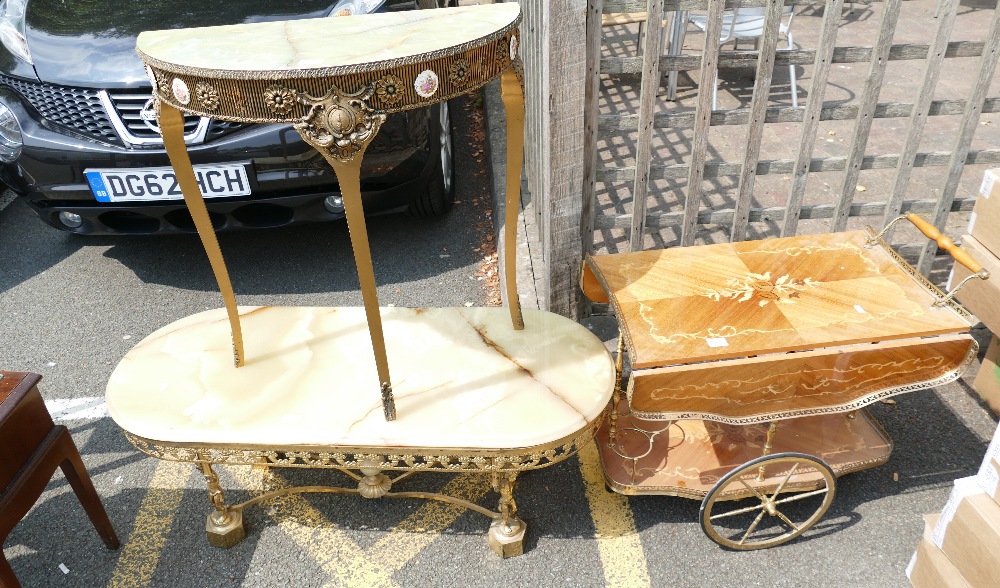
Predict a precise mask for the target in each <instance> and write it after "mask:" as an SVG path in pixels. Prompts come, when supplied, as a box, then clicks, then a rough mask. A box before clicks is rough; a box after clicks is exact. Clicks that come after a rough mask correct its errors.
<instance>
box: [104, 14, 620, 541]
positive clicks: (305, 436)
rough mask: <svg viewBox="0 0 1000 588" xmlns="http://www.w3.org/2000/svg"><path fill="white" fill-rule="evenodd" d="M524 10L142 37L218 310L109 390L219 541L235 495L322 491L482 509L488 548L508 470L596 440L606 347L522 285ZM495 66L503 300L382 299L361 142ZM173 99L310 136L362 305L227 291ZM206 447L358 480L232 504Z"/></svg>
mask: <svg viewBox="0 0 1000 588" xmlns="http://www.w3.org/2000/svg"><path fill="white" fill-rule="evenodd" d="M520 19H521V16H520V11H519V8H518V5H517V4H516V3H506V4H496V5H484V6H471V7H463V8H455V9H440V10H433V11H413V12H403V13H386V14H374V15H365V16H349V17H342V18H331V19H309V20H296V21H289V22H266V23H253V24H244V25H236V26H222V27H210V28H202V29H187V30H168V31H154V32H145V33H143V34H141V35H140V36H139V39H138V43H137V48H138V53H139V55H140V57H141V58H142V60H143V61H144V62H145V63H146V64H147V71H148V74H149V77H150V80H151V81H152V82H153V92H154V95H155V97H156V98H157V101H158V103H159V109H160V110H159V117H160V126H161V128H162V130H163V137H164V144H165V146H166V150H167V153H168V155H169V157H170V161H171V163H172V165H173V168H174V170H175V173H176V174H177V178H178V182H179V184H180V185H181V188H182V190H183V194H184V199H185V201H186V203H187V206H188V208H189V210H190V212H191V215H192V217H193V219H194V221H195V225H196V227H197V230H198V234H199V235H200V237H201V240H202V243H203V245H204V247H205V250H206V253H207V254H208V258H209V260H210V262H211V266H212V269H213V271H214V273H215V277H216V279H217V281H218V284H219V288H220V290H221V293H222V298H223V301H224V305H225V308H224V309H217V310H210V311H207V312H202V313H199V314H195V315H192V316H189V317H186V318H183V319H181V320H178V321H176V322H174V323H172V324H170V325H167V326H165V327H163V328H161V329H160V330H158V331H156V332H154V333H153V334H151V335H149V336H148V337H146V338H145V339H144V340H143V341H141V342H140V343H139V344H137V345H136V346H135V347H134V348H133V349H132V350H131V351H129V352H128V354H127V355H126V356H125V357H124V358H123V359H122V361H121V363H120V364H119V365H118V366H117V368H116V369H115V371H114V373H113V374H112V376H111V378H110V381H109V383H108V387H107V404H108V408H109V411H110V414H111V416H112V418H113V419H114V420H115V421H116V422H117V423H118V424H119V425H120V426H121V427H122V428H123V429H124V430H125V431H126V434H127V436H128V438H129V440H130V441H131V442H132V443H133V444H134V445H135V446H136V447H137V448H139V449H140V450H141V451H143V452H145V453H147V454H149V455H152V456H155V457H158V458H162V459H167V460H175V461H187V462H193V463H195V464H197V466H198V467H199V468H200V470H201V471H202V473H203V474H204V476H205V478H206V479H207V481H208V488H209V494H210V500H211V502H212V504H213V505H214V507H215V510H214V512H212V513H211V514H210V515H209V517H208V521H207V526H206V529H207V531H208V537H209V540H210V541H211V542H212V543H213V544H215V545H219V546H224V547H228V546H230V545H233V544H235V543H236V542H238V541H239V540H241V539H242V538H243V535H244V530H243V522H242V510H243V509H244V508H246V507H247V506H249V505H251V504H254V503H257V502H260V501H262V500H268V499H270V498H273V497H275V496H277V495H279V494H284V493H288V492H337V493H356V494H360V495H361V496H364V497H366V498H378V497H419V498H428V499H434V500H441V501H445V502H451V503H456V504H460V505H462V506H465V507H467V508H470V509H473V510H475V511H477V512H480V513H483V514H485V515H487V516H489V517H491V518H493V519H494V521H493V523H492V525H491V526H490V530H489V533H488V540H489V544H490V546H491V547H492V548H493V549H494V550H495V551H497V552H498V553H499V554H501V555H502V556H504V557H507V556H511V555H517V554H519V553H521V551H522V549H523V538H524V532H525V523H524V521H523V520H522V519H521V518H520V517H519V515H518V512H517V507H516V504H515V501H514V499H513V494H512V493H513V489H514V482H515V478H516V477H517V476H518V474H520V473H521V472H523V471H525V470H531V469H537V468H542V467H546V466H548V465H551V464H553V463H556V462H559V461H562V460H564V459H566V458H567V457H569V456H571V455H573V454H574V453H575V451H576V450H577V449H578V448H579V447H580V446H581V444H583V443H587V442H589V441H590V440H591V439H592V438H593V435H594V433H595V430H596V428H597V426H598V425H599V423H600V422H601V421H602V419H603V416H604V415H605V411H606V408H607V407H608V405H609V402H610V399H611V396H612V393H613V389H614V387H615V376H616V372H615V365H614V362H613V361H612V359H611V355H610V354H609V353H608V351H607V350H606V349H605V347H604V345H603V343H602V342H601V341H600V340H599V339H597V338H596V337H595V336H594V335H593V334H591V333H590V332H589V331H588V330H587V329H586V328H584V327H582V326H580V325H579V324H577V323H575V322H573V321H571V320H569V319H566V318H563V317H560V316H557V315H554V314H551V313H547V312H541V311H525V312H523V313H522V311H521V308H520V306H519V304H518V299H517V290H516V282H515V272H514V266H513V263H514V258H515V255H514V251H513V247H514V244H515V241H516V239H515V233H514V232H515V230H516V228H515V227H516V224H517V223H516V222H515V221H516V215H517V209H518V202H519V189H520V170H521V162H522V147H523V132H524V129H523V124H524V123H523V121H524V97H523V96H524V94H523V85H522V84H523V75H522V69H521V60H520V58H519V57H518V43H519V40H520V33H519V30H518V25H519V23H520ZM498 76H499V77H500V78H501V91H502V97H503V100H504V104H505V106H506V114H507V136H508V147H507V194H506V202H507V210H506V217H505V228H504V231H505V237H506V245H505V252H504V259H505V261H506V264H505V272H506V278H507V301H508V308H464V307H462V308H391V307H383V308H380V307H379V304H378V297H377V293H376V289H375V278H374V272H373V269H372V261H371V252H370V249H369V244H368V238H367V232H366V228H365V217H364V211H363V208H362V202H361V195H360V187H359V169H360V165H361V160H362V157H363V156H364V153H365V149H366V147H367V146H368V145H369V143H370V141H371V140H372V139H373V137H375V135H376V134H377V133H378V131H379V127H380V125H381V124H382V122H383V121H384V120H385V118H386V116H387V115H391V114H392V113H395V112H400V111H404V110H408V109H413V108H419V107H424V106H427V105H430V104H433V103H437V102H441V101H445V100H448V99H450V98H453V97H456V96H459V95H461V94H465V93H467V92H470V91H472V90H475V89H477V88H480V87H482V86H483V85H484V84H486V83H487V82H488V81H490V80H491V79H494V78H496V77H498ZM181 111H184V112H187V113H193V114H198V115H202V116H208V117H213V118H217V119H222V120H229V121H240V122H251V123H291V124H292V125H293V126H294V128H295V129H296V130H297V131H298V132H299V133H300V134H301V135H302V137H303V138H304V139H305V140H306V141H307V142H308V143H309V144H310V145H312V146H313V147H315V148H316V149H317V150H319V152H320V153H322V155H323V156H324V157H325V158H326V159H327V161H328V162H329V163H330V165H331V166H332V167H333V169H334V171H335V173H336V175H337V179H338V182H339V184H340V189H341V191H342V194H343V198H344V206H345V208H346V215H347V222H348V226H349V229H350V234H351V243H352V248H353V251H354V257H355V262H356V265H357V269H358V278H359V281H360V284H361V293H362V299H363V303H364V307H363V308H361V307H357V308H353V307H352V308H346V307H336V308H303V307H249V306H237V304H236V301H235V296H234V292H233V287H232V285H231V283H230V279H229V276H228V273H227V271H226V267H225V264H224V261H223V258H222V253H221V251H220V248H219V244H218V242H217V240H216V238H215V234H214V232H213V230H212V224H211V221H210V219H209V216H208V214H207V211H206V207H205V203H204V200H203V198H202V195H201V193H200V192H199V188H198V185H197V182H196V180H195V175H194V172H193V170H192V165H191V161H190V159H189V157H188V153H187V150H186V148H185V145H184V140H183V138H182V134H183V120H182V115H181ZM378 253H380V254H386V255H389V254H392V255H405V254H406V252H405V251H385V252H378ZM390 367H391V374H390ZM390 375H391V378H390ZM216 464H242V465H252V466H261V467H265V468H271V467H307V468H334V469H337V470H341V471H343V472H345V473H347V474H348V475H350V476H351V477H353V478H354V479H355V480H356V481H357V486H356V487H352V488H338V487H304V488H287V489H285V488H282V489H278V490H275V491H272V492H267V493H265V494H263V495H261V496H258V497H256V498H253V499H252V500H249V501H247V502H244V503H242V504H235V505H233V504H227V503H226V501H225V498H224V494H223V490H222V487H221V484H220V481H219V478H218V476H217V475H216V473H215V471H214V470H213V466H214V465H216ZM423 471H428V472H430V471H439V472H479V473H482V474H484V475H488V476H490V477H491V479H492V483H493V488H494V489H495V490H497V491H498V492H499V496H500V498H499V507H498V509H497V511H496V512H494V511H491V510H489V509H486V508H483V507H481V506H479V505H477V504H473V503H471V502H468V501H465V500H463V499H460V498H458V497H452V496H446V495H443V494H438V493H429V492H405V491H400V492H397V491H395V487H396V484H397V483H399V482H400V481H401V480H403V479H404V478H407V477H408V476H410V475H412V474H413V473H415V472H423ZM387 472H388V473H387ZM389 474H392V475H393V476H394V477H390V475H389Z"/></svg>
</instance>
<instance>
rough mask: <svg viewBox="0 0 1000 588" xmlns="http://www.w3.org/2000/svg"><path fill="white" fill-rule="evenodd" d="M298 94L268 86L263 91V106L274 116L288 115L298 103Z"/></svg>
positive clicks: (286, 89) (279, 87) (293, 91)
mask: <svg viewBox="0 0 1000 588" xmlns="http://www.w3.org/2000/svg"><path fill="white" fill-rule="evenodd" d="M298 99H299V94H298V92H296V91H295V90H290V89H288V88H283V87H281V86H268V87H267V88H265V89H264V104H267V106H268V108H270V109H271V110H273V111H274V112H275V114H288V113H289V112H291V110H292V108H294V107H295V104H296V103H297V102H298Z"/></svg>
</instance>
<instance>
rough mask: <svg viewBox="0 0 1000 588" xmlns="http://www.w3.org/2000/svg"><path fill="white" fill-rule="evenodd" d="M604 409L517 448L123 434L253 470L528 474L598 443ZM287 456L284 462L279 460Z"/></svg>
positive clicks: (156, 447)
mask: <svg viewBox="0 0 1000 588" xmlns="http://www.w3.org/2000/svg"><path fill="white" fill-rule="evenodd" d="M607 411H608V409H607V408H605V409H604V410H603V411H602V412H601V413H600V414H599V415H598V416H597V417H596V418H595V419H594V420H593V421H591V422H590V423H588V424H587V425H585V426H584V427H582V428H580V429H579V430H577V431H576V432H575V433H573V434H571V435H567V436H565V437H562V438H560V439H557V440H554V441H551V442H547V443H541V444H537V445H532V446H528V447H518V448H481V447H480V448H462V447H448V448H434V447H405V446H385V445H373V446H360V447H352V446H347V445H281V446H277V445H274V446H271V445H244V444H225V443H212V444H208V443H206V444H198V443H196V442H184V443H178V442H171V441H159V440H153V439H147V438H145V437H141V436H139V435H135V434H133V433H131V432H129V431H127V430H124V432H125V437H126V438H127V439H128V440H129V442H130V443H132V445H133V446H135V448H136V449H138V450H139V451H141V452H143V453H145V454H146V455H149V456H150V457H155V458H157V459H162V460H166V461H177V462H189V463H211V464H220V465H253V466H267V467H299V468H330V469H358V468H360V467H362V465H361V462H362V461H365V460H373V459H374V460H376V461H377V463H378V467H379V468H380V469H383V470H418V471H456V472H457V471H483V472H491V471H526V470H536V469H542V468H545V467H548V466H550V465H553V464H555V463H558V462H560V461H563V460H565V459H568V458H569V457H572V456H573V455H574V454H576V452H577V451H579V450H580V448H581V447H582V446H583V445H585V444H586V443H588V442H589V441H590V440H591V439H593V438H594V435H595V434H596V432H597V429H598V428H599V427H600V426H601V424H602V423H603V422H604V421H605V420H606V415H607ZM278 454H281V455H283V456H284V457H281V456H279V455H278Z"/></svg>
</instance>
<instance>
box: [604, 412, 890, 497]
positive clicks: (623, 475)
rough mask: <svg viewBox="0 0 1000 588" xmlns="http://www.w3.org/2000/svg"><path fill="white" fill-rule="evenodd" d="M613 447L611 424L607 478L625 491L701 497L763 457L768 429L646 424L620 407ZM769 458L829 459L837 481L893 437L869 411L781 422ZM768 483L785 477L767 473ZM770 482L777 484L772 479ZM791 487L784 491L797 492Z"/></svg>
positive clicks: (803, 482) (881, 452)
mask: <svg viewBox="0 0 1000 588" xmlns="http://www.w3.org/2000/svg"><path fill="white" fill-rule="evenodd" d="M615 426H616V429H617V430H616V433H615V441H614V443H611V442H610V430H609V429H610V421H608V422H605V423H604V424H603V425H602V426H601V427H600V429H599V430H598V432H597V443H598V447H599V449H600V456H601V463H602V465H603V468H604V475H605V480H606V482H607V485H608V487H609V488H610V489H612V490H614V491H615V492H619V493H621V494H628V495H638V494H663V495H668V496H681V497H685V498H697V499H701V498H703V497H704V496H705V495H706V494H707V493H708V492H709V491H710V490H711V489H712V488H713V487H714V486H715V485H716V484H717V483H718V482H719V480H721V479H722V478H723V476H725V475H726V474H728V473H729V472H731V471H733V470H735V469H737V468H738V467H740V466H741V465H743V464H745V463H746V462H748V461H750V460H753V459H755V458H758V457H760V456H761V454H762V453H763V448H764V445H765V442H766V441H765V439H766V437H767V430H768V425H767V424H753V425H742V426H739V425H727V424H724V423H718V422H714V421H703V420H678V421H649V420H641V419H638V418H636V417H634V416H633V415H631V414H629V413H628V412H627V405H626V403H622V406H621V412H620V414H619V417H618V419H617V423H616V425H615ZM771 451H772V453H774V454H777V453H784V452H794V453H804V454H808V455H811V456H815V457H818V458H820V459H822V460H823V461H825V462H826V463H827V464H828V465H829V466H830V468H831V469H832V470H833V471H834V473H835V474H836V475H837V476H841V475H844V474H847V473H850V472H856V471H860V470H864V469H868V468H872V467H875V466H878V465H881V464H883V463H885V462H886V461H887V460H888V459H889V454H890V453H891V452H892V440H891V439H890V438H889V435H888V434H887V433H886V432H885V431H884V430H883V429H882V427H881V426H880V425H879V424H878V421H876V420H875V418H874V417H873V416H871V414H869V413H868V411H867V410H861V411H858V412H856V413H847V414H845V413H840V414H829V415H821V416H810V417H800V418H795V419H788V420H784V421H779V422H778V423H777V433H776V434H775V435H774V441H773V447H772V449H771ZM768 476H769V479H767V480H764V481H763V482H762V485H763V486H768V485H771V486H773V485H775V484H776V483H777V480H779V479H780V478H781V472H770V471H769V472H768ZM771 478H773V479H771ZM813 481H815V482H816V483H817V484H819V483H822V480H821V476H820V475H819V474H818V473H817V474H816V475H815V476H812V477H810V476H809V475H800V476H796V478H795V480H794V482H793V484H794V489H796V490H808V489H810V487H811V485H812V484H811V482H813ZM792 488H793V487H792V486H789V487H788V488H787V489H792Z"/></svg>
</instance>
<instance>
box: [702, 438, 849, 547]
mask: <svg viewBox="0 0 1000 588" xmlns="http://www.w3.org/2000/svg"><path fill="white" fill-rule="evenodd" d="M836 486H837V481H836V476H835V475H834V473H833V470H832V469H830V466H828V465H826V463H824V462H823V460H821V459H819V458H816V457H811V456H809V455H805V454H803V453H776V454H774V455H765V456H764V457H759V458H757V459H754V460H751V461H748V462H747V463H745V464H743V465H741V466H740V467H738V468H736V469H735V470H733V471H731V472H729V473H728V474H726V475H725V476H724V477H723V478H722V479H721V480H719V482H718V483H717V484H716V485H715V486H713V487H712V489H711V490H709V492H708V495H706V496H705V499H704V500H703V501H702V503H701V510H700V511H699V517H700V518H701V528H702V530H703V531H705V534H706V535H708V536H709V537H710V538H711V539H712V540H713V541H715V542H716V543H718V544H719V545H722V546H723V547H728V548H730V549H738V550H751V549H764V548H767V547H774V546H775V545H781V544H782V543H787V542H788V541H791V540H792V539H794V538H796V537H798V536H799V535H801V534H802V533H804V532H805V531H806V530H807V529H809V528H810V527H812V526H813V525H814V524H815V523H816V521H818V520H819V519H820V518H822V517H823V515H824V514H825V513H826V510H827V509H828V508H830V503H831V502H833V495H834V492H835V490H836Z"/></svg>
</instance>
